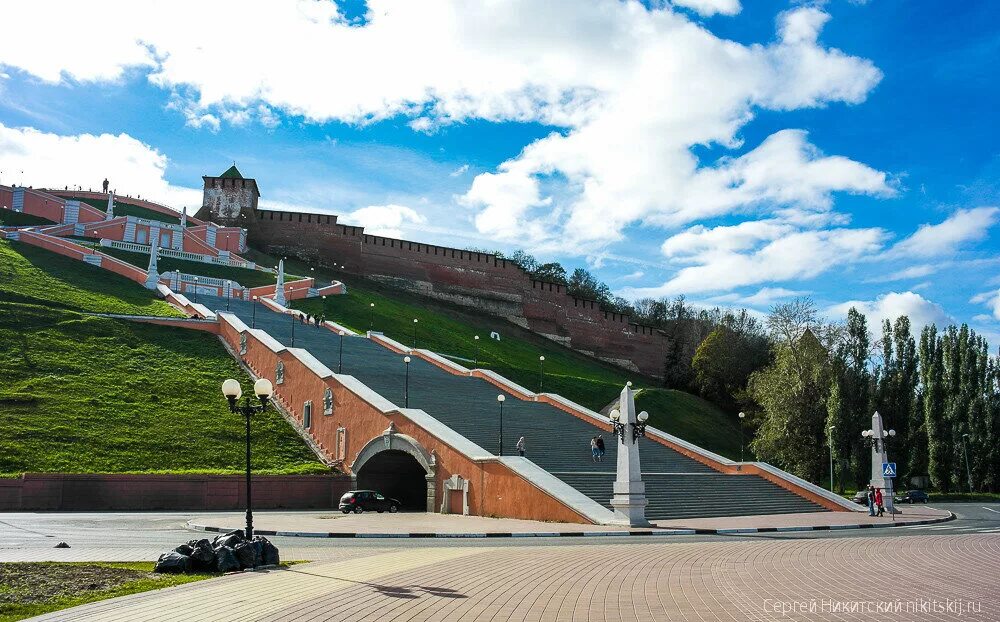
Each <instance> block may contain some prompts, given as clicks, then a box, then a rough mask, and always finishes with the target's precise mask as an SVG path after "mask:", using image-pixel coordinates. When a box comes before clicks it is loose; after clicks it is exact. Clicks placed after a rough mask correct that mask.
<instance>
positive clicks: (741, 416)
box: [736, 410, 747, 462]
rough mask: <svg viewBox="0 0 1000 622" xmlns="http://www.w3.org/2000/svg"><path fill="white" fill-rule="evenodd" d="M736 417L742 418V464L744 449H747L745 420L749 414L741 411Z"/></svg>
mask: <svg viewBox="0 0 1000 622" xmlns="http://www.w3.org/2000/svg"><path fill="white" fill-rule="evenodd" d="M736 416H737V417H739V418H740V462H743V449H744V447H746V444H747V441H746V432H744V427H743V420H744V419H746V417H747V414H746V413H745V412H743V411H742V410H741V411H740V414H738V415H736Z"/></svg>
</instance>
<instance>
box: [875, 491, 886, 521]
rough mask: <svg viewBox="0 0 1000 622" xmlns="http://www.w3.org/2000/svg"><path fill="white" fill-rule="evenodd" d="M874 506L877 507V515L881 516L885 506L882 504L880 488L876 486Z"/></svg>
mask: <svg viewBox="0 0 1000 622" xmlns="http://www.w3.org/2000/svg"><path fill="white" fill-rule="evenodd" d="M875 507H877V508H878V514H877V516H882V515H883V514H885V506H884V505H882V489H881V488H876V489H875Z"/></svg>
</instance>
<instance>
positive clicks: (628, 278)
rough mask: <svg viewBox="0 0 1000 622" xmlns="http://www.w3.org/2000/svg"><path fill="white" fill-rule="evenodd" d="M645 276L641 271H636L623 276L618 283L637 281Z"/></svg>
mask: <svg viewBox="0 0 1000 622" xmlns="http://www.w3.org/2000/svg"><path fill="white" fill-rule="evenodd" d="M644 276H646V273H645V272H643V271H642V270H636V271H635V272H630V273H628V274H626V275H625V276H622V277H619V280H620V281H638V280H639V279H641V278H642V277H644Z"/></svg>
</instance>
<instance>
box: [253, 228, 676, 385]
mask: <svg viewBox="0 0 1000 622" xmlns="http://www.w3.org/2000/svg"><path fill="white" fill-rule="evenodd" d="M255 216H256V217H255V225H256V229H255V230H254V231H252V232H251V236H250V243H251V244H255V245H257V246H259V247H262V248H263V249H264V250H266V251H268V252H271V253H275V254H281V255H288V256H297V257H300V258H302V259H305V260H307V261H315V262H317V263H320V264H322V265H326V266H337V268H338V269H340V267H341V266H343V269H344V271H346V272H348V273H350V274H355V275H358V276H363V277H366V278H370V279H374V280H377V281H381V282H384V283H386V284H389V285H392V286H395V287H398V288H401V289H405V290H408V291H412V292H414V293H418V294H421V295H425V296H429V297H432V298H436V299H438V300H444V301H447V302H451V303H455V304H459V305H462V306H465V307H470V308H474V309H477V310H479V311H483V312H486V313H489V314H490V315H494V316H497V317H502V318H505V319H507V320H509V321H511V322H514V323H515V324H517V325H519V326H522V327H524V328H527V329H529V330H532V331H534V332H537V333H539V334H541V335H543V336H545V337H548V338H549V339H552V340H554V341H557V342H559V343H562V344H563V345H566V346H568V347H571V348H573V349H575V350H578V351H580V352H584V353H586V354H589V355H591V356H594V357H596V358H599V359H602V360H605V361H608V362H610V363H614V364H616V365H619V366H621V367H625V368H627V369H631V370H633V371H639V372H641V373H643V374H646V375H649V376H656V377H659V376H662V373H663V357H664V353H665V352H666V337H665V336H664V335H663V333H662V332H660V331H658V330H657V329H654V328H651V327H649V326H643V325H640V324H636V323H634V322H632V321H631V319H630V318H629V317H628V316H624V315H621V314H616V313H608V312H605V311H602V310H601V309H600V307H599V304H598V303H597V302H595V301H593V300H583V299H580V298H575V297H573V296H570V295H568V294H567V293H566V288H565V287H564V286H562V285H559V284H555V283H547V282H542V281H536V280H533V279H532V278H531V277H530V276H528V274H527V273H525V272H524V270H522V269H521V268H519V267H518V266H516V265H514V264H513V263H511V262H509V261H506V260H503V259H498V258H496V257H494V256H493V255H489V254H485V253H475V252H469V251H465V250H460V249H456V248H449V247H444V246H436V245H433V244H423V243H420V242H409V241H406V240H396V239H393V238H387V237H382V236H376V235H367V234H365V232H364V228H363V227H355V226H351V225H343V224H339V223H338V222H337V217H336V216H334V215H327V214H308V213H297V212H279V211H271V210H257V211H256V214H255Z"/></svg>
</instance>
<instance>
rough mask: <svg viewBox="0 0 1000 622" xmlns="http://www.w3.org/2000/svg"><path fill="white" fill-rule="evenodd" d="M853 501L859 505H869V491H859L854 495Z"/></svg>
mask: <svg viewBox="0 0 1000 622" xmlns="http://www.w3.org/2000/svg"><path fill="white" fill-rule="evenodd" d="M851 501H853V502H855V503H857V504H858V505H868V491H867V490H859V491H857V492H856V493H854V498H853V499H851Z"/></svg>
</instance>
